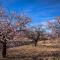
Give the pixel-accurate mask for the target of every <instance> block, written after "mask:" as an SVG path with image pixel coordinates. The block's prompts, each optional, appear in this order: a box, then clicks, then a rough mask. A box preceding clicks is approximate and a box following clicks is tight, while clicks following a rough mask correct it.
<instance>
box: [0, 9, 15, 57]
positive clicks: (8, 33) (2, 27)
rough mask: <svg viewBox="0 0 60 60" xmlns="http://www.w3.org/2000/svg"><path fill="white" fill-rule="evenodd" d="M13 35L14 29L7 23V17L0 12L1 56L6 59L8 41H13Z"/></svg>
mask: <svg viewBox="0 0 60 60" xmlns="http://www.w3.org/2000/svg"><path fill="white" fill-rule="evenodd" d="M14 35H15V31H14V27H13V26H12V25H11V23H10V22H9V17H8V15H6V14H5V13H4V11H3V10H0V42H1V43H2V46H3V47H2V56H3V57H6V49H7V42H8V40H11V39H13V37H14Z"/></svg>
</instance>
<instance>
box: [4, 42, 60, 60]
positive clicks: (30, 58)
mask: <svg viewBox="0 0 60 60" xmlns="http://www.w3.org/2000/svg"><path fill="white" fill-rule="evenodd" d="M40 43H41V42H38V44H37V46H36V47H34V45H33V44H31V45H24V46H20V47H14V48H9V49H7V56H8V58H7V59H6V60H9V59H10V60H35V59H36V60H41V59H43V60H44V58H47V59H50V60H54V59H55V60H57V59H60V47H58V45H56V44H49V43H48V44H40ZM41 57H42V58H41ZM52 58H53V59H52ZM3 60H5V59H3Z"/></svg>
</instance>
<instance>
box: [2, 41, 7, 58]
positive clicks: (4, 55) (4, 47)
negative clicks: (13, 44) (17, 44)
mask: <svg viewBox="0 0 60 60" xmlns="http://www.w3.org/2000/svg"><path fill="white" fill-rule="evenodd" d="M2 56H3V57H6V41H5V42H4V43H3V50H2Z"/></svg>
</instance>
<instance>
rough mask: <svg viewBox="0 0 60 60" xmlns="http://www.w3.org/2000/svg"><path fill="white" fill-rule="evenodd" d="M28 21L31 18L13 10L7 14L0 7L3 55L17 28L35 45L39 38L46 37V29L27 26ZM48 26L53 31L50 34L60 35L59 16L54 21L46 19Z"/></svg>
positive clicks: (0, 33) (0, 37)
mask: <svg viewBox="0 0 60 60" xmlns="http://www.w3.org/2000/svg"><path fill="white" fill-rule="evenodd" d="M29 22H31V19H30V18H29V17H27V16H24V15H18V14H16V13H15V12H14V13H13V14H7V12H5V10H4V9H2V8H0V42H1V43H2V46H3V48H2V56H3V57H6V49H7V42H8V41H9V40H13V38H14V36H15V35H16V32H17V30H19V32H21V31H23V32H24V33H25V35H26V37H28V38H29V39H32V40H33V42H34V44H35V46H36V45H37V42H38V41H39V40H46V39H48V38H46V37H45V33H47V32H46V29H43V28H42V25H38V26H33V27H29V26H27V25H28V23H29ZM13 23H14V24H13ZM48 28H49V29H51V30H52V32H53V34H52V33H50V34H51V35H52V36H53V35H54V37H55V35H57V36H58V37H60V17H58V18H55V21H54V22H50V21H48ZM43 38H44V39H43Z"/></svg>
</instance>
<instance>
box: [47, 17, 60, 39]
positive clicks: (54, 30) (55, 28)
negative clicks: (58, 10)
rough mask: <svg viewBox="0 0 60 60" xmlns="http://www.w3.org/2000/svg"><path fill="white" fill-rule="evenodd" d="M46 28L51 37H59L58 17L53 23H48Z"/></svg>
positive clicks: (59, 20)
mask: <svg viewBox="0 0 60 60" xmlns="http://www.w3.org/2000/svg"><path fill="white" fill-rule="evenodd" d="M48 27H49V28H50V29H51V30H52V32H51V33H52V36H54V37H55V38H58V37H60V17H56V18H55V21H54V22H51V21H48Z"/></svg>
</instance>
